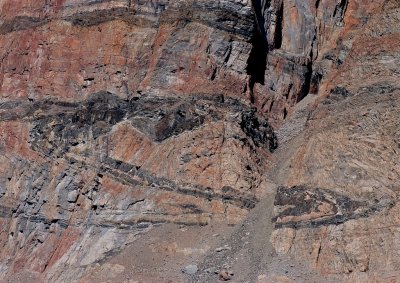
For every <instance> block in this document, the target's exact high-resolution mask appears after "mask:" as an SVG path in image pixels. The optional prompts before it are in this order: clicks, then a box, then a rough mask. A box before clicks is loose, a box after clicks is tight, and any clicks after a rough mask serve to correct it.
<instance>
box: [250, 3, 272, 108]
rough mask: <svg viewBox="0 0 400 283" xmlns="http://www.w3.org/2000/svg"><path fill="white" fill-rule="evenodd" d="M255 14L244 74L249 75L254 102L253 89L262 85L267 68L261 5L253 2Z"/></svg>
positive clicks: (251, 98)
mask: <svg viewBox="0 0 400 283" xmlns="http://www.w3.org/2000/svg"><path fill="white" fill-rule="evenodd" d="M252 4H253V9H254V14H255V20H254V29H253V36H252V38H251V44H252V50H251V52H250V55H249V59H248V60H247V67H246V72H247V75H249V77H250V79H249V88H250V95H251V97H250V100H251V102H252V103H253V102H254V96H253V88H254V85H255V84H256V83H259V84H262V85H263V84H264V77H265V71H266V68H267V52H268V44H267V40H266V31H265V27H264V17H263V15H262V3H261V1H260V0H253V1H252Z"/></svg>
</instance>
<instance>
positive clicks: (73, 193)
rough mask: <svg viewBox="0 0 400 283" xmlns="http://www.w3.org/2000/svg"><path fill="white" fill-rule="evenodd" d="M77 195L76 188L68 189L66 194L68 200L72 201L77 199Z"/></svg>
mask: <svg viewBox="0 0 400 283" xmlns="http://www.w3.org/2000/svg"><path fill="white" fill-rule="evenodd" d="M78 195H79V192H78V191H77V190H73V191H70V192H69V193H68V196H67V200H68V202H72V203H74V202H76V200H77V199H78Z"/></svg>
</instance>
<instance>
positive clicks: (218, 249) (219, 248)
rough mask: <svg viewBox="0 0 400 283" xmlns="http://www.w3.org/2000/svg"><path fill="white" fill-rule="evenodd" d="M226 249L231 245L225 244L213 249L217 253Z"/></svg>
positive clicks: (229, 248)
mask: <svg viewBox="0 0 400 283" xmlns="http://www.w3.org/2000/svg"><path fill="white" fill-rule="evenodd" d="M226 250H231V247H229V246H228V245H225V246H223V247H218V248H216V249H215V251H216V252H217V253H219V252H222V251H226Z"/></svg>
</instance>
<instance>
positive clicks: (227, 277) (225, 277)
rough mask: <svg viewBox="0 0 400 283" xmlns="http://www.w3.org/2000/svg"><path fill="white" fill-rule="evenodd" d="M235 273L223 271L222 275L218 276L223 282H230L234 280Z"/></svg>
mask: <svg viewBox="0 0 400 283" xmlns="http://www.w3.org/2000/svg"><path fill="white" fill-rule="evenodd" d="M232 276H233V273H232V272H230V271H227V270H226V269H224V270H221V271H220V273H219V274H218V278H219V280H221V281H229V280H231V279H232Z"/></svg>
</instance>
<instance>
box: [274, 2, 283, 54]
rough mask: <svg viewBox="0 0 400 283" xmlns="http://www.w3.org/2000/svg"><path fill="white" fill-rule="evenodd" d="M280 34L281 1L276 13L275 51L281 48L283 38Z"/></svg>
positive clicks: (281, 26) (281, 24) (281, 22)
mask: <svg viewBox="0 0 400 283" xmlns="http://www.w3.org/2000/svg"><path fill="white" fill-rule="evenodd" d="M282 33H283V1H282V4H281V6H280V7H279V10H278V12H277V19H276V29H275V36H274V48H275V49H280V48H281V47H282V38H283V35H282Z"/></svg>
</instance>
